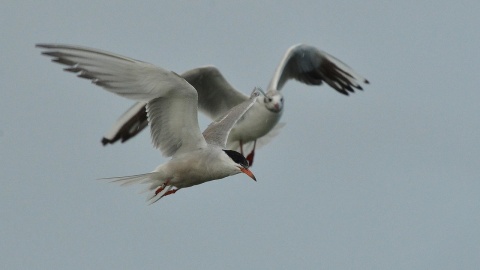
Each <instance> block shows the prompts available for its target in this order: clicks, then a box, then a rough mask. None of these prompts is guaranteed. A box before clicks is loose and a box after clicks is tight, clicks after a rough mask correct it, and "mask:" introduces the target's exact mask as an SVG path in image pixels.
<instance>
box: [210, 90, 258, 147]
mask: <svg viewBox="0 0 480 270" xmlns="http://www.w3.org/2000/svg"><path fill="white" fill-rule="evenodd" d="M259 94H260V93H259V92H258V91H253V92H252V95H251V96H250V98H249V99H247V100H245V101H244V102H242V103H240V104H238V105H237V106H235V107H233V108H232V109H230V110H229V111H228V112H227V113H225V114H224V115H223V116H222V117H220V118H218V120H215V121H213V122H212V123H211V124H210V125H209V126H208V127H207V129H205V131H203V136H204V137H205V140H206V141H207V143H208V144H212V145H217V146H219V147H221V148H222V149H225V147H226V144H227V139H228V135H229V134H230V130H231V129H232V128H233V126H234V125H235V124H236V123H237V121H238V120H239V119H240V118H241V117H242V116H243V115H244V114H245V112H246V111H248V109H250V108H251V107H252V106H253V104H254V103H255V102H256V100H257V97H258V96H259Z"/></svg>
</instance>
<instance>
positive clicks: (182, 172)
mask: <svg viewBox="0 0 480 270" xmlns="http://www.w3.org/2000/svg"><path fill="white" fill-rule="evenodd" d="M217 156H218V153H217V152H214V151H211V152H210V151H208V150H199V151H198V152H196V153H193V154H192V153H189V155H188V157H180V158H177V159H172V160H171V161H170V164H169V170H170V171H171V175H172V182H171V184H172V185H174V186H176V187H177V188H184V187H190V186H195V185H199V184H202V183H205V182H208V181H212V180H218V179H222V178H225V177H227V176H230V175H231V173H230V172H227V171H226V170H224V168H223V167H222V165H221V164H220V163H217V162H215V161H216V160H217Z"/></svg>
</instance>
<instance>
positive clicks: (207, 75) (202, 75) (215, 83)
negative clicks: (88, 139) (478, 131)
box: [102, 66, 248, 145]
mask: <svg viewBox="0 0 480 270" xmlns="http://www.w3.org/2000/svg"><path fill="white" fill-rule="evenodd" d="M181 76H182V77H183V78H184V79H185V80H186V81H187V82H188V83H190V84H191V85H192V86H193V87H194V88H195V89H196V90H197V92H198V108H199V110H200V111H201V112H203V113H205V114H206V115H208V116H209V117H210V118H211V119H212V120H214V119H217V118H218V117H220V116H222V115H223V114H225V113H226V112H227V111H228V110H230V109H231V108H233V107H235V106H236V105H238V104H240V103H242V102H243V101H245V100H248V96H247V95H245V94H243V93H241V92H239V91H237V90H236V89H235V88H233V86H231V85H230V84H229V83H228V82H227V80H225V78H224V77H223V75H222V74H221V73H220V71H219V70H218V69H217V68H216V67H214V66H205V67H199V68H195V69H191V70H188V71H186V72H185V73H183V74H182V75H181ZM146 126H147V112H146V110H145V103H143V102H137V103H135V104H134V105H133V106H132V107H130V109H128V110H127V111H126V112H125V113H124V114H123V115H122V116H121V117H120V118H119V119H118V120H117V121H116V122H115V124H114V125H113V126H112V128H111V129H110V130H109V131H108V133H107V134H106V135H105V136H104V137H103V139H102V143H103V145H106V144H108V143H111V144H113V143H115V142H116V141H117V140H119V139H121V141H122V142H125V141H127V140H128V139H130V138H132V137H134V136H135V135H137V134H138V133H139V132H140V131H142V129H143V128H145V127H146Z"/></svg>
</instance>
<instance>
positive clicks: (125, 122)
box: [102, 102, 148, 146]
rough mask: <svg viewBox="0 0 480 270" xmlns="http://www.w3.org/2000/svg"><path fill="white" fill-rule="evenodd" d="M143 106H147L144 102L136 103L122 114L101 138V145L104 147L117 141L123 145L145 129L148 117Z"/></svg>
mask: <svg viewBox="0 0 480 270" xmlns="http://www.w3.org/2000/svg"><path fill="white" fill-rule="evenodd" d="M145 105H147V104H146V103H145V102H137V103H135V104H133V106H132V107H130V108H129V109H128V110H127V111H126V112H125V113H123V114H122V116H120V118H118V120H117V121H116V122H115V124H113V126H112V127H111V128H110V130H109V131H108V132H107V134H105V136H104V137H103V138H102V144H103V145H104V146H105V145H107V144H114V143H115V142H116V141H118V140H120V141H121V142H122V143H123V142H125V141H128V140H129V139H130V138H133V137H135V135H137V134H138V133H139V132H140V131H142V130H143V129H144V128H145V127H147V126H148V117H147V110H146V108H145Z"/></svg>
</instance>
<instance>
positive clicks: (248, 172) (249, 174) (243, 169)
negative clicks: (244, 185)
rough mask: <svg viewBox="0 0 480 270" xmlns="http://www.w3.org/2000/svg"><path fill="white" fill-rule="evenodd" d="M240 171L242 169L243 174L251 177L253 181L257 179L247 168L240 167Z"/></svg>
mask: <svg viewBox="0 0 480 270" xmlns="http://www.w3.org/2000/svg"><path fill="white" fill-rule="evenodd" d="M240 171H242V172H243V173H244V174H246V175H248V176H250V178H252V179H253V180H254V181H257V178H255V175H253V173H252V172H251V171H250V170H249V169H247V168H244V167H240Z"/></svg>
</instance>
